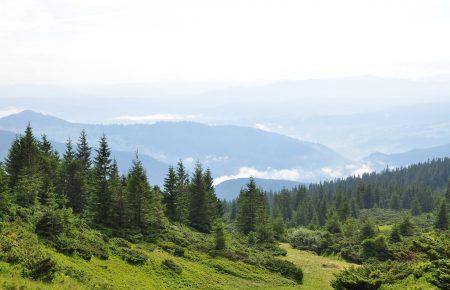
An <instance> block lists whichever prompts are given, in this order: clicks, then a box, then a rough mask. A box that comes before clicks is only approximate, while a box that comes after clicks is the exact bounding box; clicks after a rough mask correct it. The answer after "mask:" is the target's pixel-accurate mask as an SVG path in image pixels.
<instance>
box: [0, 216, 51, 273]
mask: <svg viewBox="0 0 450 290" xmlns="http://www.w3.org/2000/svg"><path fill="white" fill-rule="evenodd" d="M0 260H3V261H5V262H8V263H13V264H19V265H21V266H22V274H23V276H25V277H30V278H32V279H35V280H38V279H40V280H44V281H51V280H53V278H54V275H55V273H56V268H57V267H56V263H55V261H54V260H53V258H52V257H51V255H50V254H48V253H47V252H46V251H45V250H44V249H43V248H42V246H40V245H39V240H38V238H37V236H36V235H35V234H34V233H33V232H31V231H30V230H28V229H27V228H26V227H25V226H22V225H18V224H12V225H10V226H7V227H4V228H2V229H1V232H0Z"/></svg>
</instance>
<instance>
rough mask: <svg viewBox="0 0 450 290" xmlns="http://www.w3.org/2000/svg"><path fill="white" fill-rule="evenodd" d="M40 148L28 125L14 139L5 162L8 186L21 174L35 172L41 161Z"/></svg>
mask: <svg viewBox="0 0 450 290" xmlns="http://www.w3.org/2000/svg"><path fill="white" fill-rule="evenodd" d="M40 157H41V155H40V148H39V146H38V142H37V140H36V138H35V137H34V135H33V130H32V129H31V126H30V125H28V126H27V128H26V129H25V133H24V134H23V135H22V136H19V137H17V138H16V140H14V142H13V144H12V145H11V148H10V150H9V152H8V156H7V158H6V162H5V169H6V173H7V174H8V177H9V187H10V188H14V187H15V186H16V184H17V182H18V181H19V179H20V177H21V176H30V175H33V174H34V173H36V172H37V171H38V169H39V167H40V163H41V158H40Z"/></svg>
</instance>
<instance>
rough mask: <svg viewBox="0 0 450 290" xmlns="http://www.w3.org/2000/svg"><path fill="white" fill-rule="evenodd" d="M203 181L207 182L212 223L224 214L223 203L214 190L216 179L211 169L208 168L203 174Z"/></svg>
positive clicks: (209, 214) (207, 195) (207, 196)
mask: <svg viewBox="0 0 450 290" xmlns="http://www.w3.org/2000/svg"><path fill="white" fill-rule="evenodd" d="M203 182H204V183H205V190H206V198H207V202H208V216H209V219H210V223H211V224H212V223H213V222H214V220H215V219H216V218H219V217H220V216H222V215H223V211H222V210H223V209H222V203H221V202H220V200H219V199H218V198H217V196H216V193H215V190H214V180H213V178H212V174H211V170H210V169H209V168H208V169H206V171H205V174H204V175H203Z"/></svg>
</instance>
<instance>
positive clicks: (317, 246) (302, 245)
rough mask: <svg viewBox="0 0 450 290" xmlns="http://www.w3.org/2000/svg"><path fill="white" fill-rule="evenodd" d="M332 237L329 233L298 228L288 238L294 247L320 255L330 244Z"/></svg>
mask: <svg viewBox="0 0 450 290" xmlns="http://www.w3.org/2000/svg"><path fill="white" fill-rule="evenodd" d="M329 238H330V235H329V234H328V233H325V232H322V231H316V230H310V229H307V228H298V229H296V230H295V231H293V232H292V233H290V235H289V236H288V240H289V243H290V244H291V245H292V247H294V248H297V249H301V250H308V251H314V252H316V253H318V254H320V253H322V251H323V250H325V249H326V248H327V246H328V243H329Z"/></svg>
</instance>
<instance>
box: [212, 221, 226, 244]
mask: <svg viewBox="0 0 450 290" xmlns="http://www.w3.org/2000/svg"><path fill="white" fill-rule="evenodd" d="M214 236H215V249H216V250H219V251H220V250H223V249H225V248H226V236H225V225H224V223H223V221H221V220H216V222H215V224H214Z"/></svg>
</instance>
